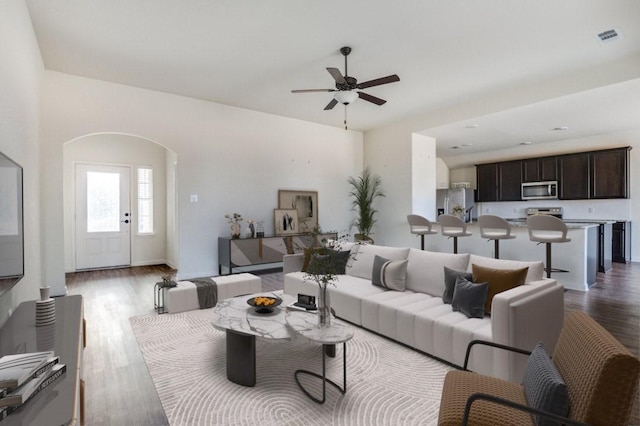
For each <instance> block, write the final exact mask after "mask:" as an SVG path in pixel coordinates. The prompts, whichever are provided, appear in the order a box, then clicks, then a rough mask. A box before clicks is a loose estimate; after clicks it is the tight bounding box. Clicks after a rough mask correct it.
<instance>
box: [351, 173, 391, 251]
mask: <svg viewBox="0 0 640 426" xmlns="http://www.w3.org/2000/svg"><path fill="white" fill-rule="evenodd" d="M349 184H350V185H351V192H349V195H351V196H352V197H353V201H352V203H351V205H352V207H353V210H354V211H357V213H358V216H357V217H356V218H355V219H354V221H353V225H354V226H355V227H356V228H358V234H359V235H358V234H356V235H355V237H356V239H363V240H370V241H372V240H371V229H372V228H373V225H374V224H375V223H376V219H375V214H376V213H377V212H378V211H377V210H375V209H374V208H373V201H374V200H375V199H376V198H378V197H384V196H385V194H384V192H383V191H382V179H381V178H380V176H377V175H374V174H373V173H372V172H371V170H369V168H368V167H366V168H365V169H364V170H363V171H362V173H361V174H360V176H358V177H353V176H351V177H350V178H349Z"/></svg>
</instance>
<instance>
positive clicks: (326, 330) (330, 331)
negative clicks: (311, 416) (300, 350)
mask: <svg viewBox="0 0 640 426" xmlns="http://www.w3.org/2000/svg"><path fill="white" fill-rule="evenodd" d="M286 319H287V324H288V325H289V326H290V327H291V328H292V329H293V330H294V331H295V332H296V333H297V334H299V335H301V336H302V337H304V338H305V339H308V340H310V341H312V342H316V343H321V344H322V375H320V374H318V373H314V372H312V371H308V370H296V371H295V373H294V377H295V379H296V383H297V384H298V387H300V389H301V390H302V392H304V393H305V395H307V396H308V397H309V398H310V399H312V400H313V401H315V402H317V403H318V404H324V402H325V401H326V396H327V383H329V384H330V385H332V386H333V387H335V388H336V389H338V390H339V391H340V393H342V394H345V393H346V392H347V341H348V340H350V339H351V338H352V337H353V328H352V327H350V326H348V325H345V324H340V323H338V322H337V321H332V322H331V326H329V327H318V317H317V316H316V315H313V314H310V313H307V312H297V311H289V312H287V317H286ZM339 343H342V387H341V386H340V385H338V384H337V383H335V382H333V381H332V380H330V379H327V369H326V357H327V352H330V349H331V348H332V347H335V345H336V344H339ZM301 374H306V375H309V376H313V377H317V378H319V379H322V399H320V398H316V397H315V396H313V395H311V393H309V391H307V390H306V389H305V388H304V386H303V385H302V383H300V379H299V378H298V376H299V375H301Z"/></svg>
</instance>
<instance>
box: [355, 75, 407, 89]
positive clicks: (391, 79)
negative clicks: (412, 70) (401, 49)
mask: <svg viewBox="0 0 640 426" xmlns="http://www.w3.org/2000/svg"><path fill="white" fill-rule="evenodd" d="M396 81H400V77H398V76H397V75H396V74H393V75H388V76H386V77H381V78H376V79H375V80H369V81H365V82H364V83H359V84H358V85H357V86H356V87H357V88H358V89H366V88H367V87H373V86H380V85H381V84H388V83H394V82H396Z"/></svg>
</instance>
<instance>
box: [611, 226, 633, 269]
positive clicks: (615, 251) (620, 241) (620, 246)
mask: <svg viewBox="0 0 640 426" xmlns="http://www.w3.org/2000/svg"><path fill="white" fill-rule="evenodd" d="M611 252H612V253H611V257H612V260H613V261H614V262H617V263H629V262H630V260H631V222H616V223H614V224H613V238H612V250H611Z"/></svg>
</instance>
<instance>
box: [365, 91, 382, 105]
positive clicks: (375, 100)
mask: <svg viewBox="0 0 640 426" xmlns="http://www.w3.org/2000/svg"><path fill="white" fill-rule="evenodd" d="M358 97H359V98H360V99H363V100H365V101H369V102H371V103H374V104H376V105H382V104H384V103H385V102H387V101H385V100H384V99H380V98H376V97H375V96H371V95H369V94H368V93H364V92H358Z"/></svg>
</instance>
